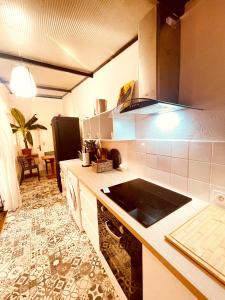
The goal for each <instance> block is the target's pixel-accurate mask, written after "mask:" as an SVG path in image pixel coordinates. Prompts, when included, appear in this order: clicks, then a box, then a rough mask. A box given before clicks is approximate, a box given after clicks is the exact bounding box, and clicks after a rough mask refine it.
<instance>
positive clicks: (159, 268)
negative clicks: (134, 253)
mask: <svg viewBox="0 0 225 300" xmlns="http://www.w3.org/2000/svg"><path fill="white" fill-rule="evenodd" d="M142 259H143V261H142V264H143V299H144V300H147V299H151V300H161V299H162V300H163V299H166V300H176V299H177V300H180V299H182V300H197V298H196V297H195V296H194V295H193V294H192V293H191V292H190V291H189V290H188V289H187V288H186V287H185V286H184V285H183V284H182V283H181V282H180V281H179V280H178V279H177V278H176V277H175V276H174V275H173V274H172V273H171V272H170V271H169V270H168V269H167V268H166V267H165V266H164V265H163V264H162V263H161V262H160V260H159V259H158V258H156V257H155V256H154V255H153V254H152V253H151V252H150V251H149V250H148V249H147V248H146V247H145V246H142Z"/></svg>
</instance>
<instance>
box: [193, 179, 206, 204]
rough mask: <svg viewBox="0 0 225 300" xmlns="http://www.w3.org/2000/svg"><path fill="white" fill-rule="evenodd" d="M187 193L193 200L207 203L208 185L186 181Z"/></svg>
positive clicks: (195, 181)
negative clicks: (196, 199)
mask: <svg viewBox="0 0 225 300" xmlns="http://www.w3.org/2000/svg"><path fill="white" fill-rule="evenodd" d="M188 193H189V194H190V195H191V196H192V197H195V198H198V199H200V200H203V201H209V194H210V185H209V184H208V183H205V182H202V181H197V180H194V179H190V178H189V179H188Z"/></svg>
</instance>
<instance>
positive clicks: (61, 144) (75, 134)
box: [52, 117, 81, 192]
mask: <svg viewBox="0 0 225 300" xmlns="http://www.w3.org/2000/svg"><path fill="white" fill-rule="evenodd" d="M52 134H53V143H54V151H55V161H56V175H57V183H58V187H59V190H60V192H62V183H61V177H60V165H59V162H60V161H62V160H67V159H73V158H77V157H78V151H79V150H81V140H80V128H79V118H72V117H53V118H52Z"/></svg>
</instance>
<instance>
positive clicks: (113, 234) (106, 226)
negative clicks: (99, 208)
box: [105, 221, 122, 242]
mask: <svg viewBox="0 0 225 300" xmlns="http://www.w3.org/2000/svg"><path fill="white" fill-rule="evenodd" d="M108 224H109V221H106V222H105V228H106V230H107V231H108V233H109V234H110V236H111V237H112V238H114V240H116V241H117V242H119V241H120V239H121V237H122V235H120V236H118V235H116V234H115V233H113V232H112V231H111V230H110V228H109V226H108Z"/></svg>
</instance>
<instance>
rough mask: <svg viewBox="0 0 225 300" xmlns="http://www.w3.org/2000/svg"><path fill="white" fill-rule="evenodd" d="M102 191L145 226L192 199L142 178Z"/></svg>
mask: <svg viewBox="0 0 225 300" xmlns="http://www.w3.org/2000/svg"><path fill="white" fill-rule="evenodd" d="M101 191H102V192H103V193H105V194H106V195H107V196H108V197H109V198H110V199H111V200H113V201H114V202H115V203H117V204H118V205H119V206H120V207H121V208H122V209H124V210H125V211H126V212H127V213H128V214H129V215H130V216H132V217H133V218H135V219H136V220H137V221H138V222H139V223H141V224H142V225H143V226H144V227H149V226H150V225H152V224H154V223H156V222H157V221H159V220H161V219H162V218H164V217H166V216H167V215H169V214H170V213H172V212H173V211H175V210H177V209H178V208H180V207H181V206H183V205H185V204H186V203H188V202H189V201H191V198H189V197H186V196H184V195H181V194H179V193H176V192H174V191H171V190H169V189H166V188H164V187H161V186H159V185H156V184H154V183H151V182H149V181H146V180H143V179H140V178H137V179H134V180H131V181H127V182H124V183H121V184H117V185H114V186H110V187H109V188H108V189H102V190H101Z"/></svg>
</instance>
